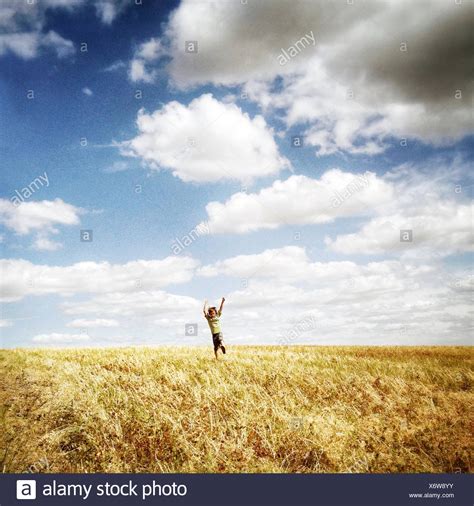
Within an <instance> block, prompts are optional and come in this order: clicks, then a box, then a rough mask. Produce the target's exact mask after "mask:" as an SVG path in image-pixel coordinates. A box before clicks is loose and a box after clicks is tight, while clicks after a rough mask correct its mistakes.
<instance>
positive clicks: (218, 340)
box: [212, 332, 224, 351]
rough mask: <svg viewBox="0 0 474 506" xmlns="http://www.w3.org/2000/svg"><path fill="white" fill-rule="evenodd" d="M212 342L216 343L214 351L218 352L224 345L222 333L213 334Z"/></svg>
mask: <svg viewBox="0 0 474 506" xmlns="http://www.w3.org/2000/svg"><path fill="white" fill-rule="evenodd" d="M212 342H213V343H214V351H217V350H218V349H219V348H220V347H221V346H222V345H223V344H224V336H223V335H222V332H219V333H218V334H212Z"/></svg>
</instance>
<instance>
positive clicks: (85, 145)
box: [0, 0, 474, 348]
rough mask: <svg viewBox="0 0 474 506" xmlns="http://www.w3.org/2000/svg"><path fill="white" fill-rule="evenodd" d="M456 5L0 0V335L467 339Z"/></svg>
mask: <svg viewBox="0 0 474 506" xmlns="http://www.w3.org/2000/svg"><path fill="white" fill-rule="evenodd" d="M473 6H474V4H473V3H472V2H466V1H454V0H449V1H448V0H446V1H445V0H430V1H424V0H421V1H419V2H416V3H413V2H408V1H404V0H397V1H390V0H381V1H370V0H369V1H364V2H362V1H360V0H353V1H352V0H344V1H335V2H326V1H318V0H315V1H308V0H291V1H290V0H271V1H270V0H261V1H258V2H257V1H256V0H221V1H210V0H209V1H207V0H206V1H204V0H203V1H201V0H193V1H191V0H182V1H180V2H179V1H170V2H167V1H160V2H151V1H147V0H68V1H66V0H16V1H10V0H6V1H5V0H3V1H2V2H1V4H0V69H1V71H0V117H1V118H2V120H1V122H0V163H1V167H2V170H1V179H0V181H1V198H0V247H1V253H2V255H1V257H2V259H1V261H0V262H1V279H0V284H1V296H2V314H1V318H0V332H1V343H0V344H1V347H3V348H15V347H63V346H67V347H68V346H72V347H78V346H79V347H81V346H87V347H89V346H90V347H95V346H129V345H153V346H154V345H186V346H188V345H209V344H210V342H211V341H210V332H209V328H208V326H207V322H206V321H205V320H204V318H203V315H202V307H203V303H204V300H205V299H208V300H209V303H210V305H218V304H219V303H220V299H221V297H225V299H226V302H225V305H224V311H223V315H222V318H221V322H222V330H223V333H224V337H225V340H226V341H227V343H228V344H230V345H232V344H236V345H237V344H256V345H258V344H280V345H291V344H314V345H331V344H334V345H415V344H417V345H466V344H472V335H473V334H472V289H473V285H474V282H473V274H472V258H473V257H472V251H473V248H472V244H473V232H472V230H473V229H472V225H473V203H472V179H473V175H472V158H473V150H472V147H473V123H472V110H471V104H472V77H473V76H472V69H473V68H474V67H473V65H472V54H474V52H473V47H472V46H473V41H472V33H471V32H472V30H470V28H471V26H470V24H471V21H472V15H473Z"/></svg>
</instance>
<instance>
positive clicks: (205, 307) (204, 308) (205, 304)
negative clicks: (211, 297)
mask: <svg viewBox="0 0 474 506" xmlns="http://www.w3.org/2000/svg"><path fill="white" fill-rule="evenodd" d="M202 312H203V313H204V316H207V299H206V300H205V301H204V307H203V308H202Z"/></svg>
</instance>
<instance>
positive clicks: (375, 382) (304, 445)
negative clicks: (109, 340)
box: [0, 346, 474, 473]
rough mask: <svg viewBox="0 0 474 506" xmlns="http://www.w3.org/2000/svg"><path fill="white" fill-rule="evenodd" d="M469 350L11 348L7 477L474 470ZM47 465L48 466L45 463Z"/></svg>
mask: <svg viewBox="0 0 474 506" xmlns="http://www.w3.org/2000/svg"><path fill="white" fill-rule="evenodd" d="M473 359H474V357H473V351H472V348H469V347H416V348H415V347H414V348H402V347H399V348H398V347H397V348H394V347H390V348H388V347H386V348H383V347H380V348H379V347H377V348H376V347H309V346H307V347H304V346H288V347H276V346H268V347H258V346H254V347H243V346H242V347H232V348H231V349H230V353H228V354H227V356H226V357H225V360H222V361H219V362H217V363H216V362H215V361H214V359H213V357H212V351H210V350H209V349H201V348H158V349H156V348H126V349H123V348H122V349H87V350H84V349H81V350H54V351H51V350H2V351H0V364H1V373H2V387H1V391H0V396H1V397H0V400H1V404H2V406H3V407H2V411H1V423H2V427H1V428H0V459H2V462H1V464H2V469H3V472H9V473H11V472H23V471H25V470H26V469H27V468H28V467H29V466H31V465H34V464H35V463H37V462H44V461H47V462H48V463H49V466H48V467H47V468H44V469H43V470H44V471H50V472H185V473H187V472H285V473H295V472H342V473H345V472H383V473H386V472H435V473H439V472H469V471H470V470H471V466H472V455H473V443H472V433H471V430H472V411H471V408H472V406H473V405H474V402H473V393H472V384H473V363H474V360H473ZM39 467H40V468H41V466H39Z"/></svg>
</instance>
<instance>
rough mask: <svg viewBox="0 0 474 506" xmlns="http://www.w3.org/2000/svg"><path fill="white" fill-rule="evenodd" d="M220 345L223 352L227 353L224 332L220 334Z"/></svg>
mask: <svg viewBox="0 0 474 506" xmlns="http://www.w3.org/2000/svg"><path fill="white" fill-rule="evenodd" d="M219 346H220V348H221V350H222V353H223V354H224V355H225V346H224V336H223V335H222V332H221V333H220V334H219Z"/></svg>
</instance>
